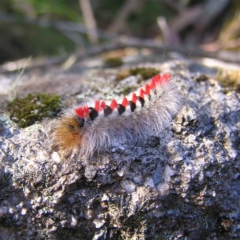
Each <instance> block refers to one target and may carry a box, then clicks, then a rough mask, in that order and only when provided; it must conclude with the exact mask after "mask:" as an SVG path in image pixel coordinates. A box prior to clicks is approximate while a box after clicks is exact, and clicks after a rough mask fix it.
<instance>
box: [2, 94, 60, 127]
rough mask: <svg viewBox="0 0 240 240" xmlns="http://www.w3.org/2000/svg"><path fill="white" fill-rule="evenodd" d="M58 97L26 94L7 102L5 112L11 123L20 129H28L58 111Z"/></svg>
mask: <svg viewBox="0 0 240 240" xmlns="http://www.w3.org/2000/svg"><path fill="white" fill-rule="evenodd" d="M59 105H60V97H59V96H57V95H49V94H44V93H37V94H28V95H27V96H26V97H24V98H16V99H14V100H13V101H12V102H8V104H7V110H8V112H9V114H10V118H11V120H12V121H14V122H16V123H17V124H18V125H19V126H20V127H23V128H24V127H28V126H30V125H32V124H33V123H35V122H36V121H40V120H42V119H43V118H44V117H47V116H52V115H54V114H56V113H57V112H58V110H59Z"/></svg>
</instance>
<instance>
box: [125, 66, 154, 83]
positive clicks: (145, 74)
mask: <svg viewBox="0 0 240 240" xmlns="http://www.w3.org/2000/svg"><path fill="white" fill-rule="evenodd" d="M158 73H159V71H158V70H157V69H155V68H144V67H143V68H132V69H130V75H141V76H142V78H143V79H144V80H146V79H149V78H151V77H153V76H154V75H156V74H158Z"/></svg>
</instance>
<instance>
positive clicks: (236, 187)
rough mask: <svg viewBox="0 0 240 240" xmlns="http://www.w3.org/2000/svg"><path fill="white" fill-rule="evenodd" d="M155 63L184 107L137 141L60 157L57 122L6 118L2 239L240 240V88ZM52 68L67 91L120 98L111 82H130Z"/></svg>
mask: <svg viewBox="0 0 240 240" xmlns="http://www.w3.org/2000/svg"><path fill="white" fill-rule="evenodd" d="M148 66H151V67H155V68H157V69H159V70H160V71H161V70H162V69H164V70H165V71H169V72H170V73H171V74H172V75H173V76H175V78H176V84H177V86H178V88H179V90H180V92H181V93H182V94H183V95H184V98H185V102H184V105H183V107H182V109H181V110H180V111H179V113H178V114H177V115H176V116H175V117H174V119H173V120H172V123H171V125H170V126H167V127H166V129H165V130H164V131H163V132H162V133H161V135H159V136H151V137H149V139H140V140H139V141H138V142H137V143H136V144H135V143H133V144H132V145H131V144H127V143H124V142H118V139H116V144H114V146H113V149H103V152H102V153H101V154H100V155H95V156H94V158H93V159H84V158H76V157H74V156H70V157H69V158H68V159H63V157H62V156H60V155H59V153H58V152H57V150H56V149H53V148H52V147H51V145H52V144H51V135H49V129H48V128H49V126H51V121H53V120H48V121H43V122H40V123H36V124H34V125H32V126H30V127H28V128H24V129H19V128H18V127H17V126H16V125H15V124H14V123H13V122H11V121H10V120H9V117H8V115H7V113H2V114H1V116H0V126H1V128H0V158H1V160H0V236H1V239H4V238H5V239H6V238H8V239H56V240H57V239H162V238H164V237H166V236H168V238H169V239H183V238H188V239H239V238H240V228H239V225H240V207H239V202H240V175H239V171H240V155H239V151H240V133H239V130H240V101H239V94H238V93H236V92H233V91H232V92H228V93H224V91H223V89H222V87H221V86H220V85H219V84H218V82H217V81H215V80H214V79H213V78H211V77H209V78H208V79H207V80H206V77H204V78H202V79H204V81H196V80H195V79H196V75H197V74H196V73H194V74H192V73H191V72H190V71H189V70H188V66H187V64H186V66H183V65H181V63H179V62H178V61H169V62H168V63H167V64H164V65H159V64H153V63H148ZM69 72H70V70H68V73H69ZM54 73H55V76H56V79H57V84H58V87H57V92H58V93H60V94H61V93H62V94H64V96H69V95H70V94H71V93H73V92H74V94H76V93H77V92H80V93H81V94H82V95H83V96H85V98H86V100H89V99H92V98H94V99H95V98H104V95H105V93H106V92H108V93H109V95H110V97H115V95H114V94H116V93H115V92H114V91H112V89H113V88H114V86H116V87H115V88H114V89H117V92H120V91H121V90H123V88H124V84H122V86H121V88H120V87H119V86H118V84H117V83H116V82H114V81H113V75H114V74H115V75H116V73H117V70H115V72H114V70H111V71H109V70H88V71H87V72H85V73H81V77H80V78H79V76H78V75H77V74H76V75H74V74H72V75H71V77H70V78H69V79H70V80H71V79H73V83H72V84H71V83H69V86H74V89H71V88H69V86H67V87H66V85H67V83H68V82H69V81H70V80H69V79H67V80H66V82H64V81H63V79H62V77H61V81H58V80H59V79H60V76H62V75H64V73H59V75H58V74H57V72H56V70H55V72H54ZM28 74H29V73H28ZM28 74H26V75H25V79H27V82H29V81H30V79H31V78H30V77H29V75H28ZM47 74H48V75H49V76H50V77H49V79H51V80H52V81H53V82H54V79H53V77H52V73H51V72H50V73H47ZM84 74H85V75H84ZM203 74H204V73H203ZM48 75H45V76H44V89H45V88H46V86H47V83H46V79H47V76H48ZM198 75H199V74H198ZM64 76H65V78H67V77H68V76H67V74H65V75H64ZM28 77H29V78H28ZM77 79H85V80H84V82H81V81H80V80H79V85H77V84H76V81H77ZM86 79H91V81H89V82H88V81H87V80H86ZM132 79H133V80H134V86H135V87H136V88H137V87H139V86H140V85H141V84H144V83H143V82H141V81H140V83H139V82H138V81H136V80H137V78H136V77H132ZM198 79H199V78H198ZM23 84H24V83H23ZM61 84H62V85H63V86H61ZM138 84H139V85H138ZM33 85H34V82H32V83H31V89H32V88H33ZM131 87H133V86H131ZM61 88H62V89H63V90H61ZM51 89H54V83H52V84H51ZM84 94H85V95H84ZM82 95H81V97H82ZM65 104H66V103H65ZM119 141H120V140H119Z"/></svg>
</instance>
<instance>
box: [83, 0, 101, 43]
mask: <svg viewBox="0 0 240 240" xmlns="http://www.w3.org/2000/svg"><path fill="white" fill-rule="evenodd" d="M79 4H80V6H81V8H82V14H83V18H84V22H85V24H86V26H87V33H88V38H89V41H90V42H91V43H93V44H96V43H98V34H97V27H96V21H95V18H94V15H93V12H92V8H91V4H90V2H89V0H79Z"/></svg>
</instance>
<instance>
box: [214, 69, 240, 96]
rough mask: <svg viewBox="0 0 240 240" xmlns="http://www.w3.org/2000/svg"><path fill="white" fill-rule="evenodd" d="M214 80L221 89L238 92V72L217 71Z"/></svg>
mask: <svg viewBox="0 0 240 240" xmlns="http://www.w3.org/2000/svg"><path fill="white" fill-rule="evenodd" d="M216 80H218V81H219V82H220V84H221V85H222V86H223V87H225V88H227V90H230V91H232V90H235V91H237V92H240V71H239V70H226V69H219V70H218V73H217V75H216Z"/></svg>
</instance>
